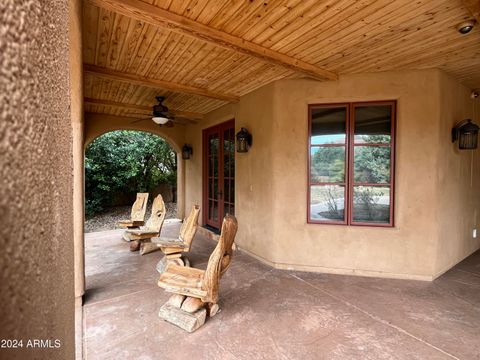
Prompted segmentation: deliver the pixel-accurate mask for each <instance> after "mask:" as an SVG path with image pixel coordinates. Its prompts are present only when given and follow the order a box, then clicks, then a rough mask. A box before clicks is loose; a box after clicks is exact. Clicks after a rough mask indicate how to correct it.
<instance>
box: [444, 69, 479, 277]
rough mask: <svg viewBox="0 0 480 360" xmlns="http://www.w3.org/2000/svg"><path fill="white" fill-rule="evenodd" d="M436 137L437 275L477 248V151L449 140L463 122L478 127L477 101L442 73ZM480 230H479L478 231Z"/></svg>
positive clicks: (469, 91)
mask: <svg viewBox="0 0 480 360" xmlns="http://www.w3.org/2000/svg"><path fill="white" fill-rule="evenodd" d="M439 80H440V89H441V94H440V96H441V97H440V99H441V100H440V105H441V107H440V116H439V120H440V121H439V124H438V126H439V128H440V134H439V136H440V138H439V140H438V142H439V147H438V151H439V155H438V166H437V174H436V177H437V182H438V186H439V188H438V190H439V195H438V200H439V206H438V209H439V218H438V224H439V227H440V232H439V237H438V243H437V251H436V252H437V262H436V265H435V274H436V275H439V274H441V273H443V272H445V271H446V270H448V269H449V268H451V267H452V266H453V265H455V264H456V263H458V262H459V261H460V260H462V259H463V258H464V257H466V256H468V255H470V254H471V253H472V252H473V251H475V250H476V249H478V248H479V247H480V237H479V235H480V234H479V235H477V238H476V239H475V238H473V229H474V228H478V223H479V215H480V214H479V211H480V156H479V151H480V150H478V149H477V150H474V151H471V150H459V149H458V143H455V144H452V143H451V141H450V131H451V129H452V127H453V126H454V125H455V124H456V123H458V122H459V121H461V120H463V119H472V120H473V121H474V122H475V123H476V124H478V125H480V112H479V110H480V109H479V102H480V100H478V99H476V100H473V99H471V98H470V93H471V90H470V89H467V88H466V87H464V86H462V85H460V84H459V83H458V82H457V81H455V79H453V78H452V77H450V76H448V75H447V74H445V73H441V76H440V79H439ZM479 230H480V229H479Z"/></svg>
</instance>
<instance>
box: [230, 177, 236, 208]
mask: <svg viewBox="0 0 480 360" xmlns="http://www.w3.org/2000/svg"><path fill="white" fill-rule="evenodd" d="M229 190H230V197H229V199H230V202H232V203H234V202H235V180H234V179H231V180H230V187H229Z"/></svg>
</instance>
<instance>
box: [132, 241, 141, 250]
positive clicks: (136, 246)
mask: <svg viewBox="0 0 480 360" xmlns="http://www.w3.org/2000/svg"><path fill="white" fill-rule="evenodd" d="M138 250H140V240H132V241H131V242H130V251H138Z"/></svg>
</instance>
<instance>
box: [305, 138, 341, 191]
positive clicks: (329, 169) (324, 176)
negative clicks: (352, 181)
mask: <svg viewBox="0 0 480 360" xmlns="http://www.w3.org/2000/svg"><path fill="white" fill-rule="evenodd" d="M310 156H311V158H310V159H311V169H310V176H311V182H312V183H319V182H344V181H345V147H344V146H327V147H318V146H317V147H312V148H311V154H310Z"/></svg>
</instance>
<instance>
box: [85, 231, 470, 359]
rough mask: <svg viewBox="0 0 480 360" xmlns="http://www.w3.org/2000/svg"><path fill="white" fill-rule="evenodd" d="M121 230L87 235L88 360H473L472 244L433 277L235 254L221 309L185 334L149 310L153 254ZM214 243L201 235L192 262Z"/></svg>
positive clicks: (200, 263)
mask: <svg viewBox="0 0 480 360" xmlns="http://www.w3.org/2000/svg"><path fill="white" fill-rule="evenodd" d="M178 228H179V224H178V223H174V224H167V225H164V229H163V230H162V234H164V235H166V236H172V235H173V236H175V235H176V234H177V231H178ZM121 233H122V231H120V230H113V231H105V232H99V233H90V234H86V254H85V257H86V277H87V291H86V295H85V301H84V304H85V305H84V307H83V310H84V356H85V358H86V359H191V360H194V359H195V360H196V359H222V360H226V359H480V252H479V251H477V252H476V253H475V254H473V255H472V256H470V257H469V258H467V259H466V260H464V261H463V262H462V263H460V264H459V265H457V266H456V267H455V268H454V269H452V270H450V271H449V272H448V273H446V274H445V275H443V276H442V277H441V278H439V279H437V280H436V281H434V282H421V281H407V280H389V279H376V278H365V277H353V276H342V275H325V274H313V273H304V272H293V271H281V270H274V269H272V268H270V267H269V266H266V265H264V264H262V263H260V262H258V261H257V260H255V259H253V258H251V257H249V256H247V255H246V254H243V253H241V252H239V251H236V252H235V255H234V259H233V263H232V266H231V267H230V269H229V270H228V272H227V273H226V274H225V276H224V277H223V279H222V283H221V288H220V307H221V309H222V311H221V312H220V313H219V314H218V315H217V316H215V317H214V318H212V319H208V320H207V323H206V324H205V326H203V327H202V328H201V329H199V330H197V331H196V332H194V333H192V334H189V333H186V332H184V331H183V330H181V329H179V328H177V327H175V326H173V325H171V324H169V323H167V322H164V321H162V320H160V319H159V318H158V316H157V313H158V310H159V308H160V306H161V305H162V304H163V303H164V302H165V301H166V300H167V299H168V297H169V294H168V293H166V292H164V291H163V290H162V289H160V288H158V287H157V285H156V282H157V279H158V273H157V272H156V271H155V265H156V263H157V262H158V260H159V259H160V257H161V253H160V252H155V253H151V254H147V255H144V256H140V255H139V253H131V252H130V251H129V249H128V247H129V245H128V243H126V242H124V241H122V240H121ZM214 246H215V242H214V241H212V240H209V239H207V238H205V237H202V236H197V237H196V239H195V242H194V245H193V249H192V251H191V253H190V256H189V258H190V260H191V262H192V264H193V265H194V266H195V267H199V268H205V266H206V262H207V260H208V256H209V254H210V252H211V250H212V249H213V247H214Z"/></svg>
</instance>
